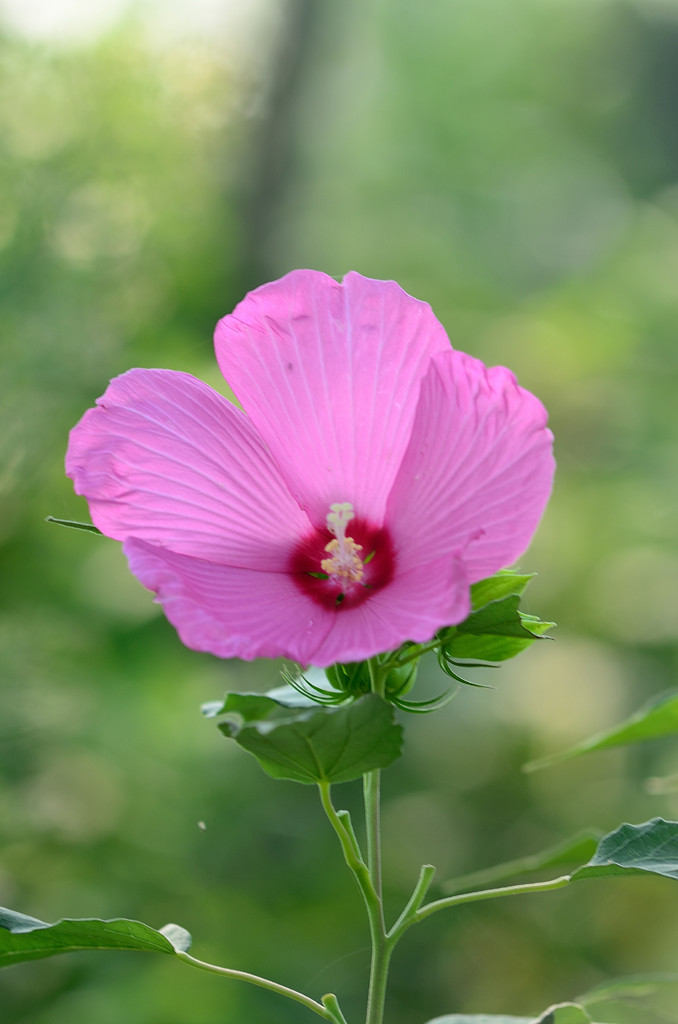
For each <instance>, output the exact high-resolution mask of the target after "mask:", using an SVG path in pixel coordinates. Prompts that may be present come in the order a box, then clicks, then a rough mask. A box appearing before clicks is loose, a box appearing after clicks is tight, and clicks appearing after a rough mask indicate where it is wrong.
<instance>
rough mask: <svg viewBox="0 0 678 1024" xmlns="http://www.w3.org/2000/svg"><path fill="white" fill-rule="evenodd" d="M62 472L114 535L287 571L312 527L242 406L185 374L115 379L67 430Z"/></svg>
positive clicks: (159, 372)
mask: <svg viewBox="0 0 678 1024" xmlns="http://www.w3.org/2000/svg"><path fill="white" fill-rule="evenodd" d="M66 472H67V473H68V475H69V476H71V477H72V478H73V480H74V482H75V490H76V492H77V493H78V494H83V495H85V497H86V498H87V499H88V501H89V506H90V511H91V514H92V519H93V522H94V523H95V525H96V526H98V527H99V529H100V530H101V531H102V532H103V533H105V534H107V535H108V536H110V537H113V538H115V539H116V540H125V539H126V538H127V537H130V536H133V537H138V538H140V539H143V540H146V541H148V542H150V543H151V544H157V545H162V546H164V547H167V548H170V549H172V550H174V551H177V552H182V553H183V554H186V555H196V556H199V557H202V558H207V559H214V560H217V561H220V562H226V563H228V564H229V565H232V566H246V567H248V568H250V569H272V570H276V569H277V570H281V571H282V570H284V569H285V568H286V567H287V563H288V561H289V557H290V551H291V549H292V548H293V546H294V544H295V543H296V542H297V540H298V538H299V536H300V534H302V533H304V532H307V531H308V530H309V523H308V519H307V517H306V516H305V515H304V513H303V512H302V511H301V510H300V509H299V507H298V505H297V504H296V503H295V501H294V500H293V499H292V497H291V495H290V493H289V491H288V490H287V488H286V487H285V484H284V482H283V480H282V477H281V475H280V472H279V470H278V469H277V467H276V465H275V463H274V462H273V460H272V459H271V456H270V454H269V452H268V451H267V450H266V447H265V445H264V444H263V443H262V441H261V440H260V438H259V437H258V436H257V434H256V432H255V430H254V428H253V426H252V424H251V423H250V422H249V420H248V419H247V417H246V416H245V415H244V413H242V412H241V411H240V410H239V409H236V408H235V406H233V405H231V403H230V402H228V401H227V400H226V399H225V398H223V397H222V396H221V395H219V394H217V392H216V391H213V390H212V388H210V387H208V386H207V385H206V384H203V383H202V382H201V381H199V380H196V379H195V378H194V377H191V376H190V375H189V374H186V373H176V372H174V371H171V370H130V371H129V372H128V373H125V374H123V375H122V376H121V377H116V378H115V380H113V381H112V382H111V384H110V386H109V388H108V390H107V391H106V393H105V394H104V395H103V397H102V398H100V399H99V402H98V404H97V408H95V409H90V410H89V411H88V412H87V413H85V415H84V417H83V418H82V420H81V421H80V423H78V425H77V426H76V427H75V428H74V429H73V430H72V431H71V437H70V443H69V448H68V454H67V457H66Z"/></svg>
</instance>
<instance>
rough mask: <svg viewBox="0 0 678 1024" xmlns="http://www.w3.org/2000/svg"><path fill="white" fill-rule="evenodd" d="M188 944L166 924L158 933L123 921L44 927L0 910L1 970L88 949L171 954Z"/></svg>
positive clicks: (187, 938)
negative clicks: (58, 954)
mask: <svg viewBox="0 0 678 1024" xmlns="http://www.w3.org/2000/svg"><path fill="white" fill-rule="evenodd" d="M190 944H191V936H190V935H189V933H188V932H187V931H186V929H185V928H181V927H180V926H179V925H177V924H168V925H165V927H164V928H161V929H160V930H159V931H156V930H155V929H154V928H149V926H148V925H146V924H142V923H141V922H140V921H128V920H125V919H124V918H116V919H115V920H112V921H101V920H99V919H98V918H83V919H69V918H64V919H63V920H62V921H57V922H56V923H55V924H46V923H45V922H44V921H38V920H37V918H35V917H27V916H26V915H25V914H18V913H16V912H15V911H13V910H6V909H5V908H4V907H0V967H9V966H11V965H12V964H17V963H21V961H23V960H39V959H40V958H42V957H45V956H55V955H56V954H57V953H74V952H76V951H79V950H87V949H137V950H143V951H145V952H151V953H169V954H170V955H174V953H176V952H185V951H186V950H187V949H188V948H189V946H190Z"/></svg>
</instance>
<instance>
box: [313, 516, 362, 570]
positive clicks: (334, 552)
mask: <svg viewBox="0 0 678 1024" xmlns="http://www.w3.org/2000/svg"><path fill="white" fill-rule="evenodd" d="M353 518H355V517H354V512H353V505H352V504H351V502H350V501H342V502H336V503H335V504H334V505H330V511H329V512H328V513H327V529H328V530H329V531H330V533H333V534H334V540H331V541H330V542H329V544H326V545H325V551H326V552H327V554H328V555H330V557H329V558H323V560H322V561H321V563H320V568H321V569H322V571H323V572H326V573H327V575H328V577H331V578H332V579H335V580H336V581H337V582H340V583H360V582H361V580H362V578H363V576H364V575H365V570H364V565H363V560H362V558H361V557H360V555H359V553H358V552H360V551H362V549H363V546H362V544H356V542H355V541H354V540H353V537H347V536H346V527H347V526H348V524H349V523H350V521H351V520H352V519H353Z"/></svg>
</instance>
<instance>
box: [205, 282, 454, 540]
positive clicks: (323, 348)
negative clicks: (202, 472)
mask: <svg viewBox="0 0 678 1024" xmlns="http://www.w3.org/2000/svg"><path fill="white" fill-rule="evenodd" d="M215 346H216V354H217V359H218V361H219V366H220V367H221V371H222V373H223V374H224V376H225V377H226V379H227V380H228V382H229V384H230V385H231V386H232V388H233V389H234V391H235V393H236V395H237V396H238V399H239V400H240V402H241V403H242V405H243V408H244V409H245V411H246V412H247V414H248V415H249V416H250V417H251V419H252V422H253V423H254V425H255V427H256V428H257V430H258V431H259V433H260V434H261V436H262V437H263V439H264V440H265V442H266V443H267V444H268V446H269V448H270V450H271V452H272V454H273V457H274V459H275V460H276V462H277V463H278V464H279V465H280V467H281V470H282V472H283V473H284V475H285V480H286V482H287V485H288V487H289V489H290V491H291V492H292V494H293V495H294V496H295V498H296V499H297V501H298V502H299V503H300V505H301V506H302V507H303V508H304V509H305V510H306V511H307V512H308V514H309V516H310V518H311V519H312V521H313V523H314V525H316V526H319V527H320V526H323V525H324V523H325V517H326V515H327V511H328V508H329V506H330V504H331V503H332V502H338V501H350V502H352V503H353V506H354V508H355V512H356V515H358V516H363V517H366V518H368V519H369V520H370V521H371V522H372V523H373V524H374V525H375V526H379V525H381V522H382V520H383V515H384V510H385V506H386V500H387V496H388V493H389V491H390V489H391V486H392V484H393V481H394V479H395V476H396V473H397V471H398V467H399V465H400V462H401V459H402V457H403V453H404V451H405V448H406V446H407V442H408V439H409V434H410V430H411V427H412V420H413V417H414V410H415V407H416V401H417V395H418V393H419V383H420V380H421V378H422V376H423V374H424V372H425V371H426V368H427V365H428V362H429V360H430V358H431V356H432V355H433V354H434V353H435V352H441V351H446V350H448V349H449V347H450V344H449V340H448V338H447V335H446V334H445V331H444V330H443V328H442V326H441V325H440V323H439V322H438V321H437V320H436V318H435V317H434V315H433V313H432V312H431V308H430V306H428V304H427V303H424V302H420V301H418V300H417V299H414V298H412V297H411V296H410V295H408V294H407V293H406V292H404V291H403V290H402V289H401V288H400V287H399V286H398V285H397V284H396V283H395V282H393V281H373V280H371V279H369V278H365V277H361V276H360V274H356V273H350V274H347V275H346V277H345V278H344V280H343V282H342V283H341V284H339V283H337V282H336V281H334V280H333V279H332V278H331V277H328V276H327V275H325V274H321V273H318V272H316V271H312V270H297V271H293V272H292V273H290V274H288V275H287V276H286V277H283V278H281V279H280V280H279V281H274V282H273V283H271V284H267V285H264V286H263V287H261V288H258V289H257V290H256V291H254V292H251V293H250V294H249V295H247V296H246V297H245V299H244V300H243V301H242V302H241V303H240V304H239V305H238V306H237V307H236V309H235V311H234V312H233V313H232V314H231V315H230V316H226V317H224V318H223V320H221V321H220V322H219V323H218V325H217V329H216V333H215Z"/></svg>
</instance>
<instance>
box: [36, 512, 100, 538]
mask: <svg viewBox="0 0 678 1024" xmlns="http://www.w3.org/2000/svg"><path fill="white" fill-rule="evenodd" d="M45 522H46V523H56V524H57V526H68V528H69V529H71V530H84V531H85V532H86V533H98V534H99V536H100V537H103V533H102V532H101V530H98V529H97V528H96V526H93V525H92V523H78V522H75V520H73V519H57V518H56V516H45Z"/></svg>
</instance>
